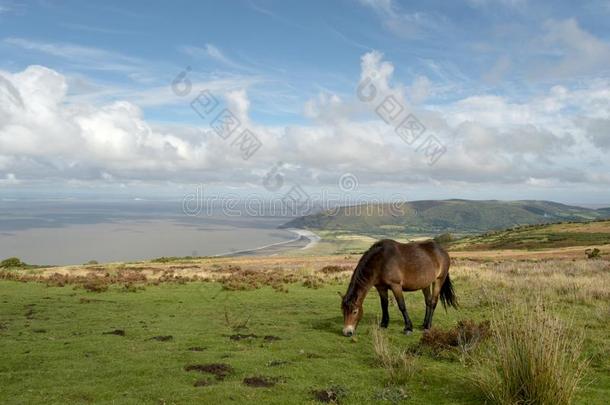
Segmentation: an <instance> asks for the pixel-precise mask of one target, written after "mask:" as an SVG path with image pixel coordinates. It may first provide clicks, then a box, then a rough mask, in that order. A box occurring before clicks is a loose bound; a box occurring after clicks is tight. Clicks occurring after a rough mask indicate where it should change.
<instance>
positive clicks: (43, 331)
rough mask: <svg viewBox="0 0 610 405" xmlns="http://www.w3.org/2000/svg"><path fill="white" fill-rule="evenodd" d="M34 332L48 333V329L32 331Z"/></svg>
mask: <svg viewBox="0 0 610 405" xmlns="http://www.w3.org/2000/svg"><path fill="white" fill-rule="evenodd" d="M32 332H34V333H47V330H46V329H32Z"/></svg>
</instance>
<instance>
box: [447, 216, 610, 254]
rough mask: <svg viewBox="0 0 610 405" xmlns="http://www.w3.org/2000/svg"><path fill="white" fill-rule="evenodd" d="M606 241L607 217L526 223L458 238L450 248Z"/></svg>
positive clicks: (530, 247) (609, 226)
mask: <svg viewBox="0 0 610 405" xmlns="http://www.w3.org/2000/svg"><path fill="white" fill-rule="evenodd" d="M607 244H610V221H595V222H587V223H560V224H545V225H527V226H521V227H517V228H512V229H506V230H503V231H497V232H488V233H485V234H483V235H477V236H469V237H465V238H462V239H458V240H456V241H454V242H453V243H451V244H450V245H449V248H450V250H452V251H460V250H497V249H528V250H533V249H548V248H562V247H568V246H583V247H591V246H600V245H607Z"/></svg>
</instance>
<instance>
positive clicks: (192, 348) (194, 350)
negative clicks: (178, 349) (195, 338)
mask: <svg viewBox="0 0 610 405" xmlns="http://www.w3.org/2000/svg"><path fill="white" fill-rule="evenodd" d="M205 349H206V348H205V347H200V346H193V347H189V348H188V351H190V352H202V351H204V350H205Z"/></svg>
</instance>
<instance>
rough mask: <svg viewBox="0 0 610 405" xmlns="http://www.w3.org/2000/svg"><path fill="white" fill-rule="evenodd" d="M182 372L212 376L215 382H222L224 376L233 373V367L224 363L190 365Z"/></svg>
mask: <svg viewBox="0 0 610 405" xmlns="http://www.w3.org/2000/svg"><path fill="white" fill-rule="evenodd" d="M184 371H198V372H200V373H208V374H213V375H215V376H216V379H217V380H224V379H225V377H226V376H228V375H229V374H231V373H232V372H233V367H231V366H230V365H228V364H224V363H210V364H190V365H188V366H185V367H184Z"/></svg>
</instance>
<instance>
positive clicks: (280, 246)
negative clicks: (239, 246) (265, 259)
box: [214, 228, 321, 257]
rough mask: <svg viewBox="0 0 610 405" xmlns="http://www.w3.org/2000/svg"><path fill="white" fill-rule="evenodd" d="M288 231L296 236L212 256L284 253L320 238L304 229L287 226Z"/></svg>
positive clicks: (304, 247)
mask: <svg viewBox="0 0 610 405" xmlns="http://www.w3.org/2000/svg"><path fill="white" fill-rule="evenodd" d="M286 230H287V231H289V232H292V233H294V234H295V235H297V237H296V238H294V239H290V240H287V241H283V242H276V243H272V244H270V245H265V246H260V247H257V248H253V249H245V250H240V251H237V252H227V253H221V254H218V255H215V256H214V257H239V256H274V255H277V254H279V253H284V252H287V251H290V250H305V249H311V248H312V247H314V246H315V245H317V244H318V242H319V241H320V240H321V238H320V237H319V236H318V235H317V234H315V233H313V232H311V231H308V230H306V229H297V228H287V229H286Z"/></svg>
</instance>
